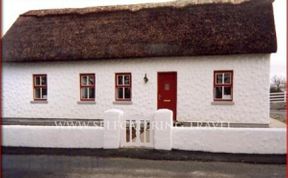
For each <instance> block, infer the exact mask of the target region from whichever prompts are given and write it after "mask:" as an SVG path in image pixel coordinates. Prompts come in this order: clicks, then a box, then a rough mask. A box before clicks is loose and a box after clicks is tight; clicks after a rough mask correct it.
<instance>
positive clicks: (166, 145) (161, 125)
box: [153, 109, 173, 150]
mask: <svg viewBox="0 0 288 178" xmlns="http://www.w3.org/2000/svg"><path fill="white" fill-rule="evenodd" d="M153 125H154V126H153V130H154V148H155V149H158V150H171V149H172V128H173V112H172V111H171V110H168V109H159V110H157V111H156V112H155V114H154V118H153Z"/></svg>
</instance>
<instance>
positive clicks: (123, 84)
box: [115, 73, 131, 101]
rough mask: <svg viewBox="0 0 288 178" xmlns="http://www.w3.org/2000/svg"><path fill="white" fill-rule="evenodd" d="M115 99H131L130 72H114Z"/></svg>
mask: <svg viewBox="0 0 288 178" xmlns="http://www.w3.org/2000/svg"><path fill="white" fill-rule="evenodd" d="M115 82H116V91H115V92H116V94H115V95H116V101H131V73H116V75H115Z"/></svg>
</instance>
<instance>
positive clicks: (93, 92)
mask: <svg viewBox="0 0 288 178" xmlns="http://www.w3.org/2000/svg"><path fill="white" fill-rule="evenodd" d="M88 90H89V98H90V99H92V98H95V89H94V88H89V89H88Z"/></svg>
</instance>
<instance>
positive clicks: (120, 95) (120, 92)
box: [117, 88, 123, 99]
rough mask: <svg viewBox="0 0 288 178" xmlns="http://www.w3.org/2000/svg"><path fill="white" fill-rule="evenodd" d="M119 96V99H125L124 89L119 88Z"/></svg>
mask: <svg viewBox="0 0 288 178" xmlns="http://www.w3.org/2000/svg"><path fill="white" fill-rule="evenodd" d="M117 90H118V91H117V96H118V98H119V99H123V88H117Z"/></svg>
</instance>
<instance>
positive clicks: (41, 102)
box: [30, 100, 48, 104]
mask: <svg viewBox="0 0 288 178" xmlns="http://www.w3.org/2000/svg"><path fill="white" fill-rule="evenodd" d="M30 103H32V104H48V101H47V100H34V101H30Z"/></svg>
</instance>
